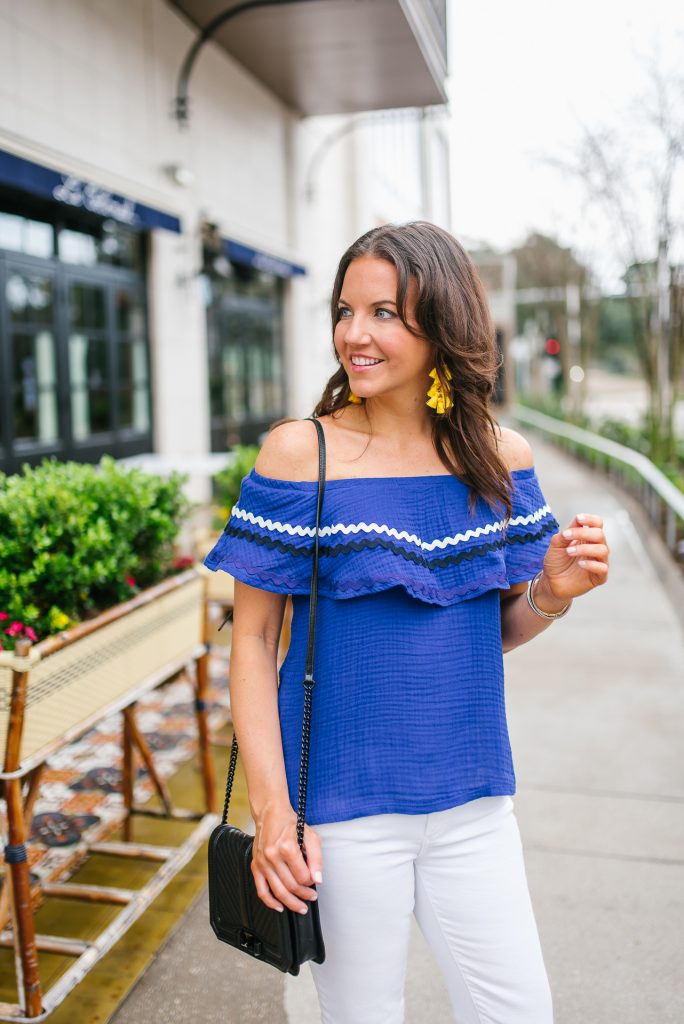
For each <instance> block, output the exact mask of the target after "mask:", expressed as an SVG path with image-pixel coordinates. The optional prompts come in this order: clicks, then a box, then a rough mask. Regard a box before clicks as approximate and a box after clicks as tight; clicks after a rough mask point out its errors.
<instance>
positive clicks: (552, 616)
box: [527, 569, 572, 619]
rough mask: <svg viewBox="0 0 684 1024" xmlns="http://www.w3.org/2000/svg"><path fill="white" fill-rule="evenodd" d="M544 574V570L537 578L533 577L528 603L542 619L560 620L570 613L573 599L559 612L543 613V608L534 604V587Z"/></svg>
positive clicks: (529, 584) (528, 593) (528, 591)
mask: <svg viewBox="0 0 684 1024" xmlns="http://www.w3.org/2000/svg"><path fill="white" fill-rule="evenodd" d="M543 572H544V570H543V569H540V570H539V572H538V573H537V574H536V576H533V577H532V579H531V580H530V581H529V583H528V584H527V603H528V604H529V606H530V608H531V609H532V611H533V612H534V613H535V615H538V616H539V617H540V618H541V619H560V618H562V617H563V615H567V613H568V611H569V610H570V605H571V604H572V598H571V599H570V600H569V601H568V603H567V604H566V606H565V608H561V610H560V611H559V612H543V611H542V610H541V608H537V605H536V604H535V603H534V598H533V597H532V587H533V586H534V584H535V583H536V582H537V580H538V579H539V577H540V576H541V574H542V573H543Z"/></svg>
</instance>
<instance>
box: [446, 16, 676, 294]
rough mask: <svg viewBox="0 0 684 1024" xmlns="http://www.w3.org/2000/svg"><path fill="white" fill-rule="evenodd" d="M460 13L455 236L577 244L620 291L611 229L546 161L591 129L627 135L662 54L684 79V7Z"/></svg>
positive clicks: (568, 150)
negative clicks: (654, 59) (535, 233)
mask: <svg viewBox="0 0 684 1024" xmlns="http://www.w3.org/2000/svg"><path fill="white" fill-rule="evenodd" d="M448 2H449V4H450V15H451V16H450V22H449V28H450V71H451V76H450V95H451V104H452V110H453V118H454V120H453V124H454V132H455V135H456V139H455V145H454V147H453V167H452V186H453V191H454V223H453V231H454V234H455V235H456V236H457V237H458V238H461V239H463V240H465V241H467V242H472V241H475V240H482V241H485V242H488V243H490V244H492V245H494V246H495V247H496V248H501V249H505V248H507V247H509V246H511V245H515V244H517V243H519V242H521V241H522V240H523V239H524V237H525V235H526V233H527V232H528V231H531V230H540V231H543V232H544V233H548V234H552V235H555V236H556V237H557V238H558V239H559V241H561V242H562V243H563V244H565V245H569V244H572V245H574V246H575V247H576V248H577V250H578V252H579V253H580V255H582V256H583V257H584V258H586V259H589V260H590V261H591V262H592V263H593V265H594V266H595V269H596V271H597V273H598V274H599V276H600V279H601V280H602V281H603V283H604V284H605V285H607V286H612V287H614V288H618V287H619V285H618V268H619V261H618V260H616V258H615V245H614V244H612V241H611V229H610V225H607V224H606V223H605V221H604V220H603V219H602V217H601V216H600V215H599V214H597V213H596V212H595V211H593V210H592V209H591V208H589V207H587V204H586V201H585V192H584V191H583V189H582V187H581V186H580V185H579V184H573V182H572V181H567V180H565V179H564V177H563V176H562V175H561V174H560V173H559V172H558V171H555V170H553V169H551V168H549V167H548V166H545V165H544V163H543V160H542V157H543V155H544V154H545V153H548V154H551V155H558V156H562V155H568V154H572V153H573V152H576V149H577V146H576V143H577V141H578V140H579V139H580V138H581V135H582V125H583V123H584V124H586V125H587V126H588V127H590V128H592V129H594V130H595V129H598V128H600V127H601V126H602V125H610V124H615V123H621V124H625V123H626V119H627V118H628V117H629V113H628V112H629V107H630V104H631V103H632V102H633V101H634V100H635V99H636V98H637V97H638V96H639V94H643V91H644V81H645V76H646V71H645V69H644V57H649V56H652V55H653V54H659V61H660V63H661V65H662V66H666V67H669V68H677V66H679V69H680V70H679V73H681V70H682V68H684V3H674V2H672V0H574V2H573V3H572V4H568V3H559V2H553V0H551V2H550V0H517V2H514V3H511V2H510V0H490V2H489V3H478V2H473V0H448ZM641 138H642V137H641V136H639V135H637V134H636V133H634V134H632V135H631V140H632V146H633V153H632V155H637V156H638V155H640V156H641V157H642V158H643V156H644V155H646V150H647V143H646V142H645V141H641ZM639 150H641V152H639ZM680 197H681V200H682V202H684V189H683V190H682V191H681V192H680ZM642 213H643V214H644V218H645V219H647V217H648V211H647V210H646V209H645V208H644V209H643V210H642Z"/></svg>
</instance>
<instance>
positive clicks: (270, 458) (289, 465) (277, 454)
mask: <svg viewBox="0 0 684 1024" xmlns="http://www.w3.org/2000/svg"><path fill="white" fill-rule="evenodd" d="M254 468H255V469H256V471H257V473H259V474H261V476H267V477H271V478H272V479H274V480H318V440H317V435H316V428H315V426H314V424H313V423H312V422H311V421H310V420H285V421H283V422H282V423H279V424H278V425H277V426H275V427H272V428H271V430H270V431H269V432H268V434H267V435H266V439H265V440H264V443H263V445H262V446H261V450H260V451H259V454H258V456H257V460H256V463H255V465H254Z"/></svg>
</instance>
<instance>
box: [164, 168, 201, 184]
mask: <svg viewBox="0 0 684 1024" xmlns="http://www.w3.org/2000/svg"><path fill="white" fill-rule="evenodd" d="M164 174H165V175H166V176H167V178H169V179H170V180H171V181H172V182H173V183H174V185H179V186H180V187H181V188H190V186H191V185H194V183H195V175H194V174H193V173H192V171H191V170H190V168H189V167H186V166H185V165H184V164H167V165H166V167H165V168H164Z"/></svg>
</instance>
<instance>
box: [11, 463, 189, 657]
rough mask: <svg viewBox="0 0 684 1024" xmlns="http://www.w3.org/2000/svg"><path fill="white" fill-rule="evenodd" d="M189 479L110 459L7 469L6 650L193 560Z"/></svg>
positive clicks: (90, 612) (93, 611) (125, 597)
mask: <svg viewBox="0 0 684 1024" xmlns="http://www.w3.org/2000/svg"><path fill="white" fill-rule="evenodd" d="M186 480H187V477H186V476H184V475H182V474H179V473H173V474H172V475H171V476H170V477H168V478H164V477H160V476H156V475H154V474H151V473H145V472H143V471H142V470H140V469H136V468H131V467H124V466H122V465H121V464H120V463H118V462H117V461H116V460H115V459H113V458H111V457H109V456H105V457H103V458H102V459H101V460H100V463H99V465H98V466H92V465H85V464H82V463H78V462H58V461H57V460H55V459H44V460H43V462H42V463H41V464H40V465H39V466H36V467H33V468H32V467H30V466H28V465H25V466H24V467H23V472H22V473H17V474H14V475H12V476H6V475H5V474H0V619H1V620H2V621H1V622H0V646H2V647H4V648H5V649H7V650H10V649H13V648H14V643H15V640H16V639H19V638H20V637H22V636H28V637H29V638H30V639H32V640H33V639H38V640H42V639H44V638H45V637H46V636H49V635H50V634H52V633H56V632H60V631H61V630H63V629H66V628H67V627H68V626H70V625H73V624H74V623H75V622H78V621H80V620H82V619H85V618H91V617H92V616H93V615H96V614H98V612H101V611H103V610H104V609H106V608H109V607H111V606H112V605H115V604H118V603H120V602H121V601H125V600H128V599H129V598H130V597H132V596H134V595H135V594H137V593H138V592H139V591H140V590H142V589H144V588H145V587H149V586H151V585H152V584H154V583H158V582H159V581H160V580H162V579H164V578H165V577H166V576H168V575H171V574H173V573H175V572H180V571H182V570H183V569H184V568H186V567H187V565H188V564H192V559H188V558H178V557H177V556H176V550H175V541H176V539H177V537H178V534H179V531H180V529H181V526H182V523H183V520H184V519H185V518H186V516H187V515H188V513H189V511H190V509H191V507H192V506H191V503H190V501H189V500H188V499H187V498H186V496H185V494H184V492H183V485H184V483H185V482H186ZM20 627H21V628H20Z"/></svg>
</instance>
